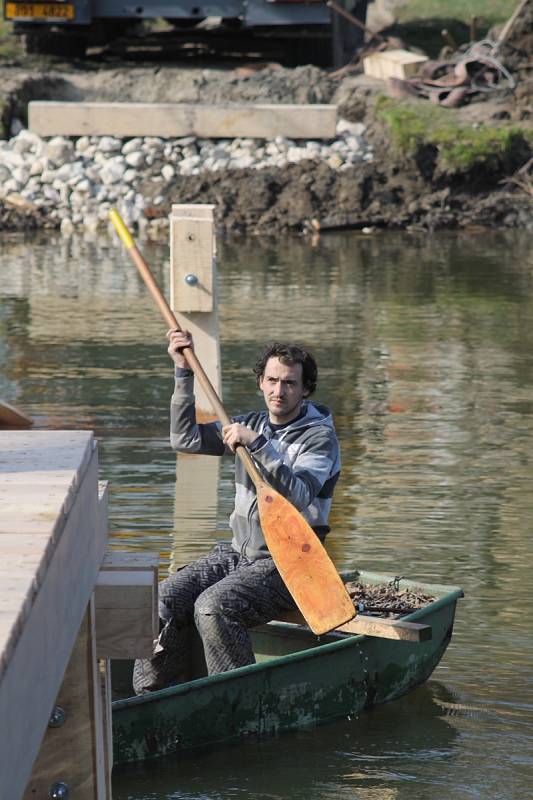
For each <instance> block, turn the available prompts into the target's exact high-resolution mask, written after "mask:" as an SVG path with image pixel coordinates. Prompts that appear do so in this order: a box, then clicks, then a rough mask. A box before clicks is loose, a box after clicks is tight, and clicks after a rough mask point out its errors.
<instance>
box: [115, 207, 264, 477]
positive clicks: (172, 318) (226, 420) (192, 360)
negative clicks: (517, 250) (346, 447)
mask: <svg viewBox="0 0 533 800" xmlns="http://www.w3.org/2000/svg"><path fill="white" fill-rule="evenodd" d="M110 216H111V220H112V222H113V225H114V226H115V228H116V230H117V233H118V235H119V236H120V238H121V239H122V241H123V243H124V245H125V246H126V248H127V250H128V252H129V254H130V257H131V260H132V261H133V263H134V264H135V266H136V267H137V269H138V271H139V273H140V275H141V277H142V279H143V281H144V282H145V284H146V286H147V288H148V290H149V291H150V294H151V295H152V297H153V298H154V300H155V302H156V304H157V306H158V308H159V310H160V311H161V314H162V315H163V318H164V319H165V321H166V323H167V325H168V326H169V328H174V329H175V330H178V331H182V330H183V328H182V327H181V325H180V324H179V322H178V320H177V319H176V315H175V314H174V312H173V311H172V309H171V308H170V306H169V304H168V303H167V301H166V300H165V298H164V296H163V292H162V291H161V289H160V288H159V285H158V283H157V281H156V279H155V278H154V276H153V275H152V272H151V270H150V268H149V266H148V264H147V263H146V261H145V260H144V258H143V256H142V254H141V252H140V250H139V249H138V247H137V246H136V244H135V242H134V241H133V239H132V237H131V235H130V232H129V231H128V229H127V228H126V226H125V225H124V222H123V221H122V219H121V217H120V215H119V214H118V212H116V211H114V210H113V211H111V212H110ZM183 356H184V358H185V360H186V361H187V364H188V365H189V367H190V368H191V369H192V371H193V372H194V375H195V377H196V378H197V380H198V382H199V383H200V384H201V386H202V389H203V390H204V392H205V394H206V396H207V398H208V400H209V402H210V403H211V405H212V406H213V411H214V412H215V414H216V415H217V417H218V418H219V420H220V422H221V423H222V425H231V418H230V416H229V414H228V413H227V411H226V409H225V408H224V406H223V405H222V401H221V400H220V397H219V396H218V394H217V393H216V390H215V387H214V386H213V384H212V383H211V381H210V380H209V378H208V377H207V374H206V372H205V370H204V368H203V367H202V365H201V364H200V362H199V360H198V357H197V355H196V353H195V352H194V350H193V349H192V348H190V347H186V348H184V350H183ZM236 452H237V455H238V456H239V458H240V459H241V461H242V463H243V464H244V467H245V469H246V471H247V472H248V474H249V476H250V478H251V479H252V480H253V482H254V484H255V485H256V486H257V485H258V484H259V483H262V482H263V478H262V477H261V475H260V474H259V472H258V470H257V467H256V466H255V464H254V462H253V459H252V457H251V455H250V454H249V452H248V451H247V450H246V449H245V448H244V447H237V450H236Z"/></svg>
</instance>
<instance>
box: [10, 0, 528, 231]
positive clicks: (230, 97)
mask: <svg viewBox="0 0 533 800" xmlns="http://www.w3.org/2000/svg"><path fill="white" fill-rule="evenodd" d="M529 8H530V9H531V8H533V3H531V4H530V6H529ZM528 13H529V12H528ZM529 17H533V14H529ZM529 17H528V16H527V15H526V19H525V21H521V24H520V25H519V26H518V28H517V32H516V36H515V38H514V40H512V41H511V42H510V43H509V46H508V48H507V49H506V51H505V55H506V57H507V63H508V67H509V68H510V69H511V70H512V72H513V75H514V77H515V79H516V88H515V89H514V91H513V90H506V91H500V92H494V93H490V94H489V93H486V94H484V95H481V96H478V97H474V98H473V99H472V101H471V102H470V103H469V104H468V105H465V106H464V107H463V108H460V109H457V110H453V109H446V110H442V111H444V113H445V114H446V119H445V120H444V127H445V128H446V129H447V133H446V137H445V138H444V139H442V140H441V139H439V136H441V137H442V129H443V126H442V125H435V124H434V120H435V119H437V117H436V114H437V109H434V108H433V107H432V106H431V104H430V103H429V102H428V101H427V100H411V101H409V102H405V101H402V102H399V101H394V102H393V101H384V100H383V95H384V94H386V88H385V85H384V84H383V83H381V82H377V81H372V80H369V79H367V78H364V76H362V75H361V74H354V73H353V72H350V71H345V72H344V73H341V74H337V73H331V72H327V71H324V70H321V69H319V68H317V67H312V66H306V67H298V68H295V69H286V68H282V67H280V66H279V65H264V66H263V67H262V68H258V65H251V66H247V65H243V66H241V67H238V68H234V67H232V68H228V67H226V66H223V65H221V66H220V67H211V68H209V69H206V68H202V67H198V66H196V67H188V68H184V67H183V65H180V66H176V65H156V66H146V65H141V66H139V65H135V64H129V65H125V64H122V65H118V66H115V65H113V66H109V65H102V64H95V63H91V62H88V63H87V64H84V65H81V64H76V65H75V66H73V65H72V64H70V65H69V64H66V65H61V64H55V65H54V66H53V68H51V67H50V65H44V64H42V63H40V62H35V63H34V64H33V65H32V67H31V69H27V68H26V67H24V68H23V67H22V66H20V65H15V64H13V65H8V66H3V67H0V85H1V86H2V87H3V88H2V90H1V91H0V108H1V109H2V123H3V125H4V129H5V130H6V131H7V132H9V131H11V132H16V130H17V129H18V128H20V126H21V125H24V124H25V122H26V109H27V103H28V101H29V100H31V99H61V100H102V101H116V100H130V101H144V102H156V101H157V102H202V103H217V102H265V101H268V102H283V103H336V104H337V106H338V109H339V115H340V116H342V117H344V118H345V119H347V120H350V121H353V122H364V123H365V124H366V126H367V128H366V133H365V137H366V139H367V141H369V143H370V144H371V145H372V147H373V150H374V154H375V157H374V160H373V162H369V163H364V164H357V165H354V166H353V168H350V169H346V170H345V171H342V172H339V171H336V170H335V169H332V168H331V167H330V166H328V165H327V164H325V163H321V162H313V161H302V162H300V163H298V164H291V165H289V167H288V168H284V169H276V168H272V169H270V168H268V169H262V170H253V169H242V170H231V171H228V170H221V171H219V172H212V173H202V174H200V175H186V176H179V177H177V178H176V179H175V180H174V181H172V182H170V183H168V184H167V185H165V186H164V188H162V186H161V183H160V182H153V181H151V180H145V181H144V182H143V183H142V185H141V191H142V192H143V194H144V196H145V197H146V198H147V200H148V207H147V208H146V216H147V218H148V219H150V220H160V221H161V222H160V224H159V225H158V223H152V225H151V229H152V232H154V234H155V233H156V232H157V229H158V228H160V229H161V230H163V228H164V226H165V223H164V220H165V219H166V216H167V214H168V212H169V210H170V204H171V203H172V202H191V203H194V202H203V203H205V202H212V203H215V204H216V206H217V222H218V226H219V228H220V229H221V230H225V231H232V232H240V233H250V232H252V233H276V232H277V231H279V230H292V231H295V232H298V233H301V232H313V231H316V230H318V229H322V230H327V229H331V228H342V227H358V228H362V227H374V226H380V227H392V228H402V227H404V228H405V227H406V228H420V229H427V230H433V229H438V228H454V227H462V228H464V227H470V226H488V227H504V228H506V227H507V228H508V227H526V228H533V214H532V204H531V203H532V197H533V194H532V191H533V190H532V188H531V187H532V183H531V172H532V170H531V165H530V164H529V162H530V161H531V157H532V146H533V134H532V129H533V121H532V118H531V100H532V89H531V86H532V83H531V60H530V54H531V44H532V37H531V29H532V28H533V19H530V18H529ZM428 109H429V112H428ZM438 111H439V113H441V110H438ZM427 119H429V120H433V128H439V130H440V133H437V132H436V130H435V131H434V132H431V131H430V128H431V124H430V123H429V122H427V121H425V120H427ZM410 126H411V127H412V130H413V131H416V133H413V134H412V135H410V134H409V135H406V132H408V131H409V130H410V129H411V128H410ZM421 126H422V129H423V130H422V133H421ZM428 131H430V132H429V133H428ZM476 131H477V132H478V133H479V135H478V134H477V133H476ZM486 131H490V132H491V136H489V137H487V136H486V135H485V134H486ZM481 133H483V136H481ZM482 140H483V141H482ZM450 141H454V143H455V144H457V143H459V144H460V145H461V147H460V148H458V147H457V146H456V147H455V149H454V148H452V147H451V145H450ZM528 164H529V166H528ZM156 197H157V198H158V202H157V204H155V203H153V202H152V201H153V200H155V198H156ZM49 224H51V223H50V220H49V219H48V218H47V215H46V210H43V209H41V210H39V211H35V212H33V211H32V209H28V208H25V209H24V208H21V207H20V206H19V207H16V206H13V204H7V205H6V204H5V203H2V202H0V230H17V229H27V228H28V227H42V226H46V225H49Z"/></svg>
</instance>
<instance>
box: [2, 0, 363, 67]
mask: <svg viewBox="0 0 533 800" xmlns="http://www.w3.org/2000/svg"><path fill="white" fill-rule="evenodd" d="M368 2H369V0H337V3H335V2H334V3H333V6H337V11H334V10H332V8H331V5H332V4H331V3H327V2H326V0H53V2H43V1H42V0H37V1H36V2H34V1H33V0H32V2H27V0H5V2H4V17H5V19H6V20H8V21H10V22H13V23H14V33H15V34H19V35H22V36H23V39H24V43H25V47H26V51H27V52H28V53H45V54H52V55H58V56H65V57H82V56H83V55H84V54H85V52H86V49H87V47H89V46H91V45H96V46H98V45H99V46H102V45H106V44H108V43H109V42H111V41H113V40H114V39H116V38H117V37H120V36H122V35H124V34H126V33H127V32H128V31H130V30H131V29H132V28H133V27H134V26H136V27H137V29H139V28H140V27H141V29H142V26H139V23H145V26H146V23H147V22H148V23H149V22H153V21H155V20H165V21H166V22H167V23H169V25H170V28H171V30H175V31H176V34H177V35H181V36H182V37H183V35H185V36H191V37H192V38H193V39H194V38H195V37H198V36H199V35H204V32H205V33H207V28H208V29H209V31H208V32H209V35H211V37H212V41H214V42H215V49H216V44H217V43H218V44H220V43H222V44H223V43H224V40H225V37H227V38H229V39H231V40H232V41H233V42H234V43H235V40H236V39H240V41H241V44H242V45H243V46H246V47H247V48H248V49H250V48H252V49H253V47H254V45H261V43H263V44H264V43H265V41H266V40H268V41H269V42H270V43H271V42H272V41H274V42H275V43H277V44H278V45H279V46H280V48H278V49H281V51H282V53H283V54H284V55H285V56H286V58H287V60H288V61H289V63H293V64H294V63H314V64H318V65H319V66H330V65H334V66H341V65H343V64H345V63H347V62H348V61H349V60H350V58H351V57H352V56H353V54H354V52H355V51H356V50H357V48H358V47H359V46H360V45H361V44H362V42H363V39H364V31H363V28H364V22H365V19H366V9H367V4H368ZM339 5H340V6H341V7H343V9H344V10H345V11H347V12H348V15H350V16H352V17H355V18H356V19H357V20H358V21H359V22H360V25H357V24H353V23H351V22H350V21H349V18H348V17H347V16H346V14H345V15H341V14H340V13H339V12H338V6H339ZM206 21H208V22H210V23H211V24H209V25H208V26H206ZM213 34H214V35H213Z"/></svg>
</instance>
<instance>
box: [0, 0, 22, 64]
mask: <svg viewBox="0 0 533 800" xmlns="http://www.w3.org/2000/svg"><path fill="white" fill-rule="evenodd" d="M12 30H13V25H12V24H11V23H10V22H6V21H5V19H4V3H3V2H2V0H0V60H2V59H9V58H16V57H17V56H20V55H21V54H22V47H21V45H20V42H19V41H18V39H17V38H16V37H15V36H13V34H12Z"/></svg>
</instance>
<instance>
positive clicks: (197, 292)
mask: <svg viewBox="0 0 533 800" xmlns="http://www.w3.org/2000/svg"><path fill="white" fill-rule="evenodd" d="M213 209H214V206H211V205H173V206H172V213H171V215H170V306H171V308H172V310H173V311H174V313H175V314H176V316H177V317H178V321H179V323H180V325H181V326H182V327H184V328H186V329H187V330H190V331H191V333H192V335H193V337H194V344H195V350H196V354H197V355H198V358H199V359H200V361H201V363H202V366H203V368H204V370H205V371H206V373H207V375H208V377H209V380H210V381H211V383H212V384H213V386H214V387H215V389H216V390H217V392H218V393H219V394H220V346H219V336H218V313H217V296H216V240H215V234H214V222H213ZM196 391H197V394H196V407H197V410H198V412H199V413H200V414H212V409H211V406H210V404H209V401H208V400H207V398H206V397H205V396H204V394H203V392H202V390H201V387H199V386H197V387H196Z"/></svg>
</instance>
